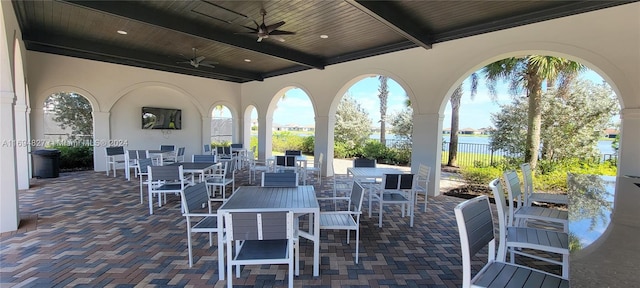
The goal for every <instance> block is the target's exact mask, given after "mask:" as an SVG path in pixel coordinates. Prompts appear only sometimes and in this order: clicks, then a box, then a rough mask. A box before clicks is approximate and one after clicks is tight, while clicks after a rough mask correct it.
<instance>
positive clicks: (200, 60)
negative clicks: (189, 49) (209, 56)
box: [194, 56, 206, 63]
mask: <svg viewBox="0 0 640 288" xmlns="http://www.w3.org/2000/svg"><path fill="white" fill-rule="evenodd" d="M204 58H206V57H204V56H200V57H198V58H196V59H194V60H195V62H197V63H200V62H202V60H204Z"/></svg>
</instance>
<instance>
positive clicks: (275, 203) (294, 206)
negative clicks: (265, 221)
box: [218, 185, 320, 213]
mask: <svg viewBox="0 0 640 288" xmlns="http://www.w3.org/2000/svg"><path fill="white" fill-rule="evenodd" d="M255 209H260V210H265V211H282V210H289V211H294V212H309V211H311V212H313V210H318V211H319V209H320V205H319V204H318V199H317V198H316V193H315V190H314V189H313V186H310V185H309V186H298V187H292V188H273V187H259V186H242V187H240V188H238V190H237V191H236V192H233V194H232V195H231V197H229V199H228V200H227V201H226V202H225V203H224V204H222V206H220V208H218V213H222V212H224V211H229V210H233V211H236V212H237V211H242V210H251V211H255Z"/></svg>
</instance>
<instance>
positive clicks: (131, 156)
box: [127, 150, 138, 160]
mask: <svg viewBox="0 0 640 288" xmlns="http://www.w3.org/2000/svg"><path fill="white" fill-rule="evenodd" d="M127 154H128V156H129V160H137V159H138V151H137V150H127Z"/></svg>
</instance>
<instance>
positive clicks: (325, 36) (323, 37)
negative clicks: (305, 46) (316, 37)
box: [320, 34, 329, 39]
mask: <svg viewBox="0 0 640 288" xmlns="http://www.w3.org/2000/svg"><path fill="white" fill-rule="evenodd" d="M320 38H322V39H327V38H329V35H325V34H322V35H320Z"/></svg>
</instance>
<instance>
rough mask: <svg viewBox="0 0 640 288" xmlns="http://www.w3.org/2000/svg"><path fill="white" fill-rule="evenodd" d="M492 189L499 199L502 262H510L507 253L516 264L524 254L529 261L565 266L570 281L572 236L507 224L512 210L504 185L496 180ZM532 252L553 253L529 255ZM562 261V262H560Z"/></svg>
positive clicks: (497, 205) (496, 198) (565, 276)
mask: <svg viewBox="0 0 640 288" xmlns="http://www.w3.org/2000/svg"><path fill="white" fill-rule="evenodd" d="M489 188H491V190H492V191H493V198H494V199H495V200H496V207H497V209H498V226H499V231H500V241H498V243H499V246H498V256H497V259H498V260H500V261H506V254H507V252H508V253H509V256H510V257H509V261H510V262H511V263H512V264H514V263H515V255H522V256H526V257H529V258H533V259H537V260H541V261H546V262H549V263H551V264H555V265H560V266H561V267H562V278H565V279H569V234H567V233H564V232H559V231H552V230H546V229H536V228H529V227H516V226H514V225H513V223H509V222H507V219H508V211H509V210H508V209H507V207H506V202H507V201H506V199H505V196H504V190H503V189H502V183H500V179H499V178H498V179H495V180H493V181H491V182H490V183H489ZM523 249H532V250H538V251H544V252H548V253H552V255H549V256H559V257H544V256H545V255H547V254H548V253H537V254H535V253H534V252H532V253H528V252H527V250H523ZM557 258H561V260H560V261H558V260H556V259H557Z"/></svg>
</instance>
